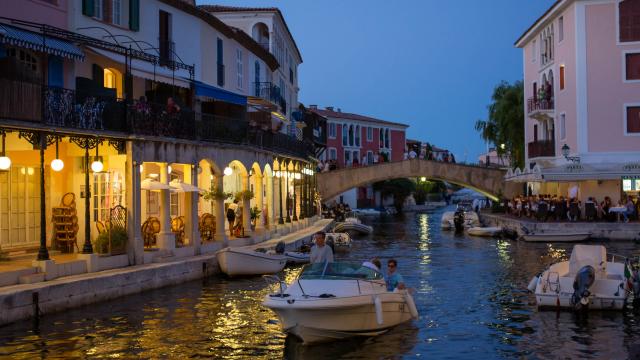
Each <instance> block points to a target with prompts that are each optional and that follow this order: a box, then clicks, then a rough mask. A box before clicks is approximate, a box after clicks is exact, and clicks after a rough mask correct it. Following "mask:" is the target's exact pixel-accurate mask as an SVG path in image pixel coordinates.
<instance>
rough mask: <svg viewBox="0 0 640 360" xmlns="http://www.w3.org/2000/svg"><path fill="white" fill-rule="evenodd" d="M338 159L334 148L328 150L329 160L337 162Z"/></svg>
mask: <svg viewBox="0 0 640 360" xmlns="http://www.w3.org/2000/svg"><path fill="white" fill-rule="evenodd" d="M337 159H338V151H337V150H336V148H329V160H337Z"/></svg>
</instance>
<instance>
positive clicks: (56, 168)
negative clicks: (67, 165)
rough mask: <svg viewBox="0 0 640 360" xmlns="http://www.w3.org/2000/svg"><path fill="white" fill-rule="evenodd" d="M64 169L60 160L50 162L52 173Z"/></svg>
mask: <svg viewBox="0 0 640 360" xmlns="http://www.w3.org/2000/svg"><path fill="white" fill-rule="evenodd" d="M63 168H64V162H63V161H62V160H60V159H53V160H51V169H53V171H61V170H62V169H63Z"/></svg>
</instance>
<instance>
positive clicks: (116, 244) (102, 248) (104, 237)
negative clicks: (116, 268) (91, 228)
mask: <svg viewBox="0 0 640 360" xmlns="http://www.w3.org/2000/svg"><path fill="white" fill-rule="evenodd" d="M127 240H128V236H127V231H126V230H125V229H123V228H121V227H113V228H111V229H110V230H109V231H105V232H103V233H101V234H100V235H98V237H97V238H96V241H95V249H96V252H97V253H99V254H110V255H117V254H124V253H125V252H126V247H127ZM109 241H111V251H109Z"/></svg>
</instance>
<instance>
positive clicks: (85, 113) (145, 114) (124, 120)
mask: <svg viewBox="0 0 640 360" xmlns="http://www.w3.org/2000/svg"><path fill="white" fill-rule="evenodd" d="M0 97H1V99H3V101H0V120H1V119H4V120H10V121H17V122H25V123H31V124H33V125H37V126H43V125H44V126H45V127H48V128H53V129H55V130H56V131H62V132H64V131H65V130H67V131H70V132H85V131H86V132H88V133H90V134H92V135H99V134H100V132H101V131H105V132H109V136H110V137H113V136H116V135H114V133H115V134H117V133H120V134H122V137H129V136H130V135H134V136H135V135H138V136H145V137H148V136H155V137H161V138H168V139H167V140H169V139H183V140H190V141H203V142H209V143H227V144H236V145H249V146H253V147H257V148H261V149H264V150H267V151H272V152H274V153H278V154H287V155H291V156H297V157H302V158H306V157H307V156H309V155H312V154H313V146H312V145H311V144H310V143H308V142H302V141H298V140H297V139H295V138H292V137H290V136H287V135H285V134H281V133H274V132H273V131H272V130H271V129H270V128H264V127H261V126H257V125H256V126H250V124H249V122H247V121H246V120H245V119H239V118H229V117H223V116H218V115H212V114H203V113H197V112H194V111H191V110H188V109H181V110H180V111H178V112H170V111H167V107H166V106H165V105H163V104H154V103H136V104H130V103H127V102H126V101H124V100H122V99H115V98H113V97H96V96H90V95H87V94H80V93H78V92H76V91H74V90H69V89H62V88H55V87H44V89H43V88H42V86H41V85H39V84H33V83H27V82H21V81H15V80H6V79H0ZM43 99H44V101H43ZM43 106H44V111H43V110H42V109H43ZM252 125H255V124H252ZM25 126H26V127H28V124H25Z"/></svg>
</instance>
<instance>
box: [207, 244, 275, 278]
mask: <svg viewBox="0 0 640 360" xmlns="http://www.w3.org/2000/svg"><path fill="white" fill-rule="evenodd" d="M216 258H217V259H218V264H220V269H221V270H222V272H223V273H225V274H227V275H229V276H243V275H244V276H246V275H265V274H275V273H277V272H280V271H282V269H284V266H285V265H286V264H287V257H286V256H285V255H284V254H282V255H281V254H269V253H266V252H260V251H255V250H253V249H248V248H240V247H239V248H224V249H222V250H220V251H218V252H217V253H216Z"/></svg>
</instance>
